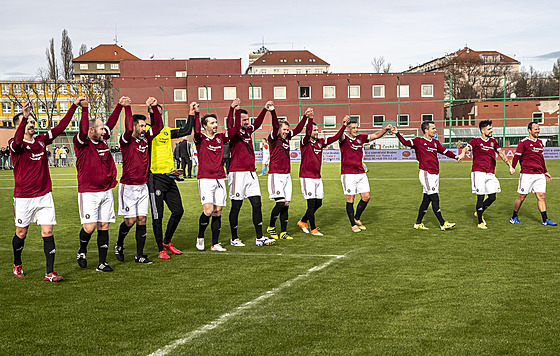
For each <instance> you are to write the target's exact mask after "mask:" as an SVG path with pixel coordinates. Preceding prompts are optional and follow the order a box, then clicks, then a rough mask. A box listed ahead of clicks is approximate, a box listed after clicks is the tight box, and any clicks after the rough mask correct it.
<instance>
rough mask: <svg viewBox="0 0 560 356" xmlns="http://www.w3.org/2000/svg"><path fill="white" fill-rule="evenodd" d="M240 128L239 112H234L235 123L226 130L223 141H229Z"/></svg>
mask: <svg viewBox="0 0 560 356" xmlns="http://www.w3.org/2000/svg"><path fill="white" fill-rule="evenodd" d="M240 128H241V111H239V110H235V122H234V123H233V127H232V128H231V129H228V130H227V132H226V135H225V139H226V140H227V141H229V139H230V138H231V137H233V136H235V134H236V133H237V132H239V129H240Z"/></svg>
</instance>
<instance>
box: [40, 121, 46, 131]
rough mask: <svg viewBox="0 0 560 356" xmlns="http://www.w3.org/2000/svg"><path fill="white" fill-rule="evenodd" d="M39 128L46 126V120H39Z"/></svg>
mask: <svg viewBox="0 0 560 356" xmlns="http://www.w3.org/2000/svg"><path fill="white" fill-rule="evenodd" d="M39 128H40V129H46V128H47V120H41V121H39Z"/></svg>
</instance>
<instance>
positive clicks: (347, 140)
mask: <svg viewBox="0 0 560 356" xmlns="http://www.w3.org/2000/svg"><path fill="white" fill-rule="evenodd" d="M367 142H369V135H358V136H356V137H354V138H352V137H350V136H349V135H348V134H346V133H345V134H344V141H342V143H341V144H340V156H341V164H340V174H361V173H365V172H366V171H365V170H364V167H363V165H362V160H363V158H364V143H367Z"/></svg>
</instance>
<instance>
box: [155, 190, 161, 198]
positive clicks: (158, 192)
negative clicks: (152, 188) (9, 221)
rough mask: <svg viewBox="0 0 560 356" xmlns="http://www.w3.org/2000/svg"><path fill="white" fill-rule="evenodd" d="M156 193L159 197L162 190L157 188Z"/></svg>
mask: <svg viewBox="0 0 560 356" xmlns="http://www.w3.org/2000/svg"><path fill="white" fill-rule="evenodd" d="M156 195H157V196H158V197H159V196H160V195H161V190H159V189H158V190H156Z"/></svg>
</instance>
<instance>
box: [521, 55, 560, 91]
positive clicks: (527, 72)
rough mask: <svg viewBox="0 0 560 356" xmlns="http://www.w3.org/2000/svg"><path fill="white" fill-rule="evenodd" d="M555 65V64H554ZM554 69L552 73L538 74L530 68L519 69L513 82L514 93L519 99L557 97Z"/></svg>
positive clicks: (556, 81)
mask: <svg viewBox="0 0 560 356" xmlns="http://www.w3.org/2000/svg"><path fill="white" fill-rule="evenodd" d="M555 65H556V63H555ZM554 69H555V67H554V66H553V67H552V73H550V72H539V71H538V70H536V69H535V68H533V67H532V66H530V67H529V69H525V68H521V70H520V71H519V73H518V74H517V76H516V77H515V78H513V81H514V92H515V94H516V95H517V96H519V97H544V96H556V95H558V80H557V79H556V77H555V72H554Z"/></svg>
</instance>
